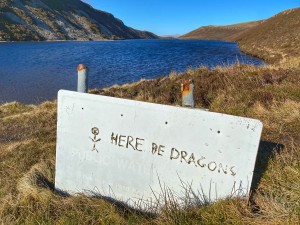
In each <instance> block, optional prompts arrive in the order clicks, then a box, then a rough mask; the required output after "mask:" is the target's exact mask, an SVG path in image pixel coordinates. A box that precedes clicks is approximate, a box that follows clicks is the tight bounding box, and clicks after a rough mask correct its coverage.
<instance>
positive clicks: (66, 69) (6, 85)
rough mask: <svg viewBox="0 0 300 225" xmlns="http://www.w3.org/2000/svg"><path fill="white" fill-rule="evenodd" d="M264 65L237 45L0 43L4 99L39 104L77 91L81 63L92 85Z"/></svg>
mask: <svg viewBox="0 0 300 225" xmlns="http://www.w3.org/2000/svg"><path fill="white" fill-rule="evenodd" d="M237 60H238V61H239V62H240V63H247V64H254V65H262V64H264V62H263V61H261V60H259V59H256V58H253V57H251V56H248V55H245V54H243V53H242V52H240V50H239V48H238V46H237V45H236V44H235V43H230V42H223V41H187V40H125V41H92V42H42V43H1V44H0V103H4V102H11V101H19V102H23V103H39V102H42V101H45V100H52V99H55V98H56V95H57V91H58V90H60V89H66V90H76V85H77V84H76V82H77V65H78V64H79V63H83V64H85V65H87V66H88V67H89V68H90V79H89V88H90V89H91V88H102V87H108V86H111V85H114V84H124V83H129V82H134V81H138V80H140V79H141V78H146V79H147V78H156V77H160V76H165V75H168V74H169V73H170V72H171V71H177V72H181V71H185V70H186V69H188V68H191V67H192V68H196V67H199V66H202V65H204V66H208V67H214V66H217V65H230V64H233V63H236V62H237Z"/></svg>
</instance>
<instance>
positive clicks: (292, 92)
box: [0, 9, 300, 224]
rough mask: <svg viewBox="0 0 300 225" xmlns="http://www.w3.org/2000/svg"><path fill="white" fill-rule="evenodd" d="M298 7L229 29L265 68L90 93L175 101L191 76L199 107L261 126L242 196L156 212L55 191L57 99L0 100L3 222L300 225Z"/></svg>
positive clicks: (199, 72)
mask: <svg viewBox="0 0 300 225" xmlns="http://www.w3.org/2000/svg"><path fill="white" fill-rule="evenodd" d="M299 10H300V9H293V10H289V11H286V12H283V13H281V14H279V15H276V16H274V17H272V18H270V19H269V20H265V21H263V22H262V21H260V22H256V24H255V25H253V24H252V25H251V26H250V28H249V30H248V29H246V30H245V29H244V30H243V31H241V33H240V34H234V35H237V37H236V39H235V40H238V43H239V45H240V47H241V49H242V50H243V51H245V52H247V53H250V54H253V55H256V56H258V57H260V58H263V59H265V60H266V61H267V62H269V65H266V66H260V67H255V66H250V65H239V64H236V65H233V66H229V67H216V68H213V69H208V68H206V67H200V68H198V69H190V70H187V71H186V72H183V73H180V74H177V73H175V72H174V73H171V74H170V75H169V76H167V77H161V78H158V79H153V80H141V81H139V82H136V83H132V84H126V85H122V86H113V87H110V88H105V89H94V90H90V93H92V94H101V95H107V96H114V97H119V98H126V99H134V100H139V101H147V102H154V103H159V104H168V105H180V104H181V96H180V83H181V82H182V81H183V80H187V79H193V80H194V83H195V101H196V108H206V109H209V110H210V111H212V112H219V113H226V114H231V115H237V116H245V117H251V118H256V119H259V120H261V121H262V122H263V124H264V129H263V134H262V140H261V143H260V147H259V153H258V158H257V163H256V166H255V171H254V182H253V185H252V194H251V198H250V200H249V201H246V200H243V199H238V198H234V199H226V200H222V201H218V202H216V203H213V204H201V203H198V204H196V203H195V204H194V203H188V204H187V205H186V207H184V208H179V207H178V206H177V205H176V204H174V203H173V202H172V201H171V200H170V202H169V203H168V204H166V205H165V206H164V207H163V210H162V211H161V213H159V214H157V215H152V214H146V213H142V212H137V211H134V210H132V209H130V208H128V207H126V206H124V205H119V204H114V203H111V202H108V201H106V200H104V199H99V198H88V197H86V196H81V195H79V196H76V197H69V196H65V195H61V194H59V193H56V192H55V191H54V174H55V147H56V119H57V109H56V107H57V102H56V101H50V102H44V103H42V104H40V105H23V104H20V103H17V102H12V103H7V104H4V105H1V106H0V223H2V224H99V223H100V224H201V223H202V224H224V223H228V224H298V223H300V135H299V130H300V88H299V87H300V57H299V52H300V51H299V49H300V30H299V29H300V26H299V23H298V22H297V21H300V18H299V17H300V11H299ZM283 23H284V24H283ZM297 24H298V25H297ZM291 27H292V28H293V29H291ZM287 30H288V32H287ZM250 31H251V32H250ZM274 34H276V35H274Z"/></svg>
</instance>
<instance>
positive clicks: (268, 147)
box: [250, 141, 284, 202]
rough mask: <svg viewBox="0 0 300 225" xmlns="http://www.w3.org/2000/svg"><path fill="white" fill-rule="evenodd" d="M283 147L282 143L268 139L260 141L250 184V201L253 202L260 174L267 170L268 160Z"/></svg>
mask: <svg viewBox="0 0 300 225" xmlns="http://www.w3.org/2000/svg"><path fill="white" fill-rule="evenodd" d="M283 148H284V145H283V144H279V143H274V142H268V141H261V142H260V144H259V148H258V152H257V158H256V163H255V168H254V174H253V179H252V184H251V192H250V193H251V196H250V202H253V198H254V195H255V193H256V191H257V188H258V185H259V182H260V180H261V178H262V176H263V175H264V173H265V171H266V170H267V167H268V164H269V161H270V160H271V159H272V158H273V157H274V155H275V154H276V153H280V152H281V151H282V150H283Z"/></svg>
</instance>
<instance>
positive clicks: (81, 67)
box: [77, 64, 87, 71]
mask: <svg viewBox="0 0 300 225" xmlns="http://www.w3.org/2000/svg"><path fill="white" fill-rule="evenodd" d="M85 69H87V67H86V66H85V65H83V64H79V65H78V66H77V71H81V70H85Z"/></svg>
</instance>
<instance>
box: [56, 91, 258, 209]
mask: <svg viewBox="0 0 300 225" xmlns="http://www.w3.org/2000/svg"><path fill="white" fill-rule="evenodd" d="M261 132H262V123H261V122H260V121H258V120H255V119H249V118H243V117H237V116H231V115H225V114H220V113H214V112H207V111H202V110H198V109H190V108H183V107H175V106H167V105H160V104H153V103H146V102H140V101H132V100H126V99H119V98H112V97H106V96H100V95H91V94H86V93H78V92H72V91H60V92H59V94H58V126H57V149H56V177H55V186H56V188H57V189H59V190H63V191H66V192H68V193H70V194H76V193H87V194H99V195H102V196H107V197H112V198H114V199H117V200H120V201H124V202H127V203H129V204H130V205H133V204H135V203H136V202H143V204H145V205H147V204H148V205H149V206H150V205H152V204H154V203H157V201H158V199H160V197H161V196H162V195H163V194H164V193H163V192H164V191H166V190H168V191H171V192H172V193H173V196H174V198H175V199H176V201H178V202H179V203H180V204H181V203H182V202H183V201H184V200H183V199H182V197H184V198H189V197H191V198H193V197H195V194H196V195H198V197H200V198H202V200H205V201H215V200H218V199H222V198H226V197H230V196H241V197H247V196H248V195H249V189H250V186H251V181H252V177H253V170H254V165H255V161H256V155H257V150H258V146H259V141H260V136H261ZM187 192H188V194H187Z"/></svg>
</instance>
